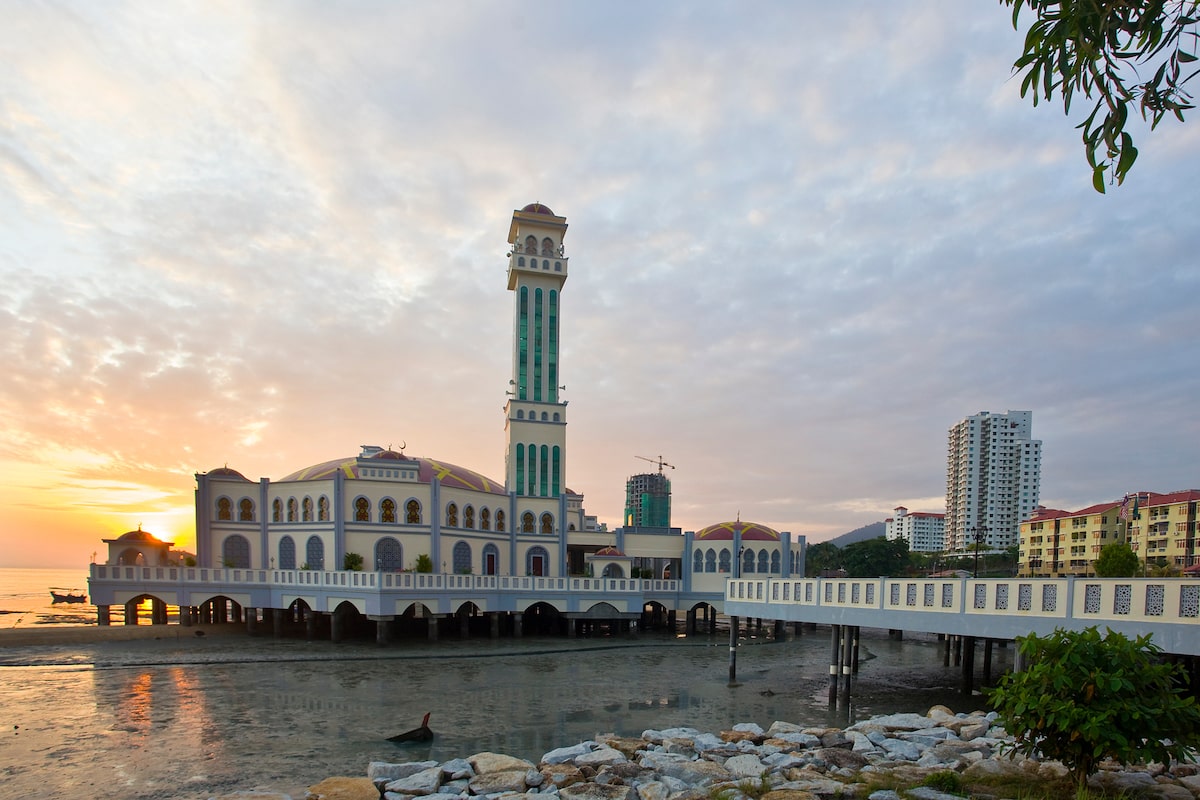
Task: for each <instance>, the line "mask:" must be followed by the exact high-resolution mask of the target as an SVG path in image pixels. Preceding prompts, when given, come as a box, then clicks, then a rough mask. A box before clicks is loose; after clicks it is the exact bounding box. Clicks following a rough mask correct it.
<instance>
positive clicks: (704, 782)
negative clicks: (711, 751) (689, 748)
mask: <svg viewBox="0 0 1200 800" xmlns="http://www.w3.org/2000/svg"><path fill="white" fill-rule="evenodd" d="M642 766H646V764H645V763H644V762H643V763H642ZM650 769H653V770H654V771H656V772H658V773H659V774H660V775H666V776H668V777H671V778H678V779H679V780H681V781H683V782H684V783H686V784H688V785H689V786H697V787H708V786H712V785H713V784H714V783H724V782H726V781H729V780H732V778H733V776H732V775H730V774H729V770H727V769H725V768H724V767H723V766H721V765H720V764H717V763H714V762H712V761H686V760H683V759H680V760H678V761H665V762H662V763H660V764H658V765H656V766H654V767H650Z"/></svg>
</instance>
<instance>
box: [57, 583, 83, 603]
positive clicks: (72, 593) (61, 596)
mask: <svg viewBox="0 0 1200 800" xmlns="http://www.w3.org/2000/svg"><path fill="white" fill-rule="evenodd" d="M50 602H51V603H86V602H87V594H86V593H85V592H80V591H78V590H76V589H63V588H60V587H58V586H51V587H50Z"/></svg>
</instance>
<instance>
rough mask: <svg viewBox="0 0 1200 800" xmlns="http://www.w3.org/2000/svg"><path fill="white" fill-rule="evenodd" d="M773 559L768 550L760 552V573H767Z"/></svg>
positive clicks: (764, 549)
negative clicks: (769, 563) (768, 565)
mask: <svg viewBox="0 0 1200 800" xmlns="http://www.w3.org/2000/svg"><path fill="white" fill-rule="evenodd" d="M770 559H771V554H770V553H768V552H767V548H765V547H764V548H763V549H762V550H759V551H758V571H759V572H766V571H767V564H768V562H769V561H770Z"/></svg>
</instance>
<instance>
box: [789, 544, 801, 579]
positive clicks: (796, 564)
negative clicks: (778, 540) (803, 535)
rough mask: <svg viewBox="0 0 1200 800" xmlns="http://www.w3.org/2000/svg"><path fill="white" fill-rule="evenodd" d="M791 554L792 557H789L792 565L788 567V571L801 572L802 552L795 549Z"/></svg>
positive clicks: (793, 573)
mask: <svg viewBox="0 0 1200 800" xmlns="http://www.w3.org/2000/svg"><path fill="white" fill-rule="evenodd" d="M790 555H791V558H789V559H788V562H789V563H790V564H791V566H790V567H789V569H788V573H789V574H791V575H798V574H799V573H800V554H799V553H797V552H796V551H795V550H793V551H792V552H791V554H790Z"/></svg>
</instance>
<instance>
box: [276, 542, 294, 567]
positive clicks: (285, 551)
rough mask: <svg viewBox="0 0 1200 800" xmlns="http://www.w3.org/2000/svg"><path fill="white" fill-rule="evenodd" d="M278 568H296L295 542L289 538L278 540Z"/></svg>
mask: <svg viewBox="0 0 1200 800" xmlns="http://www.w3.org/2000/svg"><path fill="white" fill-rule="evenodd" d="M279 568H280V569H295V568H296V542H295V541H293V540H292V537H290V536H284V537H283V538H282V539H280V540H279Z"/></svg>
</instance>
